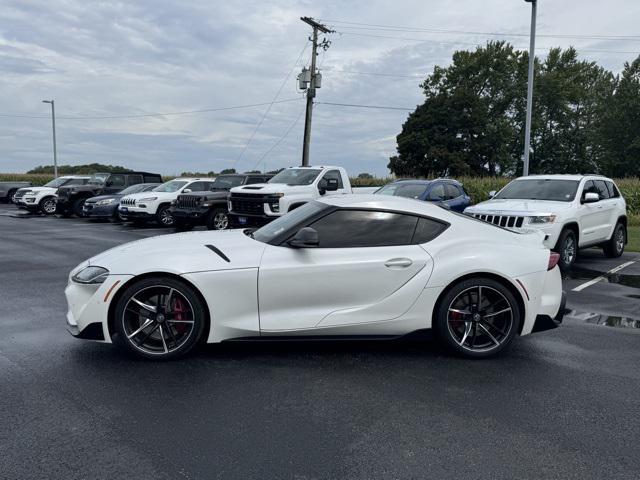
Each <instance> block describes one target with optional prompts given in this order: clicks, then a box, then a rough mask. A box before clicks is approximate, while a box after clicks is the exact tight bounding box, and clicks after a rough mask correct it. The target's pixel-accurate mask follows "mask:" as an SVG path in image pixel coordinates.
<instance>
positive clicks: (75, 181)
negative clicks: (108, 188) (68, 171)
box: [65, 178, 87, 185]
mask: <svg viewBox="0 0 640 480" xmlns="http://www.w3.org/2000/svg"><path fill="white" fill-rule="evenodd" d="M85 183H87V179H86V178H72V179H71V180H69V181H68V182H67V183H65V185H84V184H85Z"/></svg>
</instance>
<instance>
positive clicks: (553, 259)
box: [547, 252, 560, 270]
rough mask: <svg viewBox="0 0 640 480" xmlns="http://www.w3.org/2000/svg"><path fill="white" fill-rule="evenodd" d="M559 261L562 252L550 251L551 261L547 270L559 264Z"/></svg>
mask: <svg viewBox="0 0 640 480" xmlns="http://www.w3.org/2000/svg"><path fill="white" fill-rule="evenodd" d="M559 261H560V254H559V253H556V252H550V253H549V263H548V265H547V270H551V269H553V267H555V266H556V265H557V264H558V262H559Z"/></svg>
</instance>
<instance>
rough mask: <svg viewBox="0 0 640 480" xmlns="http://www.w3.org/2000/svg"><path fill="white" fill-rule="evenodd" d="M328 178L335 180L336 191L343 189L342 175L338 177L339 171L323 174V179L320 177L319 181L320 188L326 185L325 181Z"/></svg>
mask: <svg viewBox="0 0 640 480" xmlns="http://www.w3.org/2000/svg"><path fill="white" fill-rule="evenodd" d="M330 178H335V179H336V180H338V189H340V188H344V185H343V184H342V175H340V171H339V170H329V171H328V172H327V173H325V174H324V177H322V180H320V186H322V184H326V183H327V180H329V179H330Z"/></svg>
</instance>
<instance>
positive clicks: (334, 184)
mask: <svg viewBox="0 0 640 480" xmlns="http://www.w3.org/2000/svg"><path fill="white" fill-rule="evenodd" d="M324 189H325V190H327V191H328V192H335V191H336V190H338V179H336V178H330V179H328V180H327V184H326V186H325V187H324Z"/></svg>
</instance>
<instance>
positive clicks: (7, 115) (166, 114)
mask: <svg viewBox="0 0 640 480" xmlns="http://www.w3.org/2000/svg"><path fill="white" fill-rule="evenodd" d="M299 100H300V97H296V98H287V99H284V100H278V101H276V102H264V103H251V104H246V105H234V106H230V107H213V108H203V109H200V110H187V111H183V112H156V113H140V114H130V115H106V116H73V117H64V116H62V117H61V116H58V115H56V120H110V119H119V118H142V117H169V116H173V115H190V114H195V113H207V112H223V111H226V110H240V109H243V108H254V107H263V106H265V105H272V104H274V103H286V102H294V101H299ZM0 117H5V118H46V119H49V118H51V117H50V116H45V115H21V114H13V113H0Z"/></svg>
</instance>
